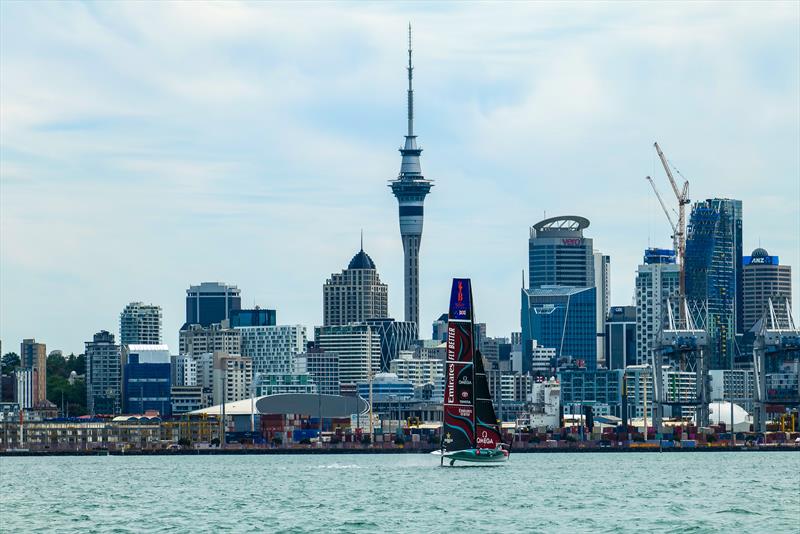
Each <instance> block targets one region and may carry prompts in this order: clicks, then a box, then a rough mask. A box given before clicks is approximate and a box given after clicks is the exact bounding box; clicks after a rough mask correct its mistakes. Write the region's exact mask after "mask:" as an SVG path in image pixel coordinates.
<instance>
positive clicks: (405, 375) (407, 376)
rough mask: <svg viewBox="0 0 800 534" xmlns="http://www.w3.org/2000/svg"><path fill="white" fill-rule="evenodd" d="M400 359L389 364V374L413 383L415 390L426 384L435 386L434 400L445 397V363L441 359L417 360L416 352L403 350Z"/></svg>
mask: <svg viewBox="0 0 800 534" xmlns="http://www.w3.org/2000/svg"><path fill="white" fill-rule="evenodd" d="M399 356H400V357H399V358H398V359H396V360H392V361H391V362H389V372H390V373H394V374H395V375H397V377H398V378H399V379H400V380H405V381H407V382H411V383H412V384H413V385H414V388H420V387H423V386H425V385H426V384H431V385H432V386H433V394H432V398H436V399H440V398H442V397H443V396H444V361H443V360H441V359H438V358H436V359H431V358H424V359H423V358H415V357H414V351H409V350H401V351H400V355H399Z"/></svg>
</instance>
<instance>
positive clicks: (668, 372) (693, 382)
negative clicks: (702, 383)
mask: <svg viewBox="0 0 800 534" xmlns="http://www.w3.org/2000/svg"><path fill="white" fill-rule="evenodd" d="M661 369H662V370H661V388H662V389H661V391H662V400H663V401H664V404H663V406H662V408H663V409H662V413H661V415H662V416H663V417H674V418H680V417H683V418H692V419H693V418H694V417H695V410H696V408H695V406H694V404H693V403H694V402H695V401H696V398H697V378H696V375H695V373H694V372H692V371H681V370H679V369H675V368H673V367H671V366H669V365H662V367H661ZM625 386H626V388H625V389H626V392H627V401H628V417H629V419H632V418H643V417H644V416H645V406H647V418H648V420H650V421H652V418H653V414H654V412H655V405H656V403H655V402H654V401H655V398H656V397H655V391H654V389H653V367H652V366H651V365H629V366H628V367H626V368H625Z"/></svg>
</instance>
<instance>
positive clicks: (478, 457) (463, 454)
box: [442, 449, 508, 465]
mask: <svg viewBox="0 0 800 534" xmlns="http://www.w3.org/2000/svg"><path fill="white" fill-rule="evenodd" d="M442 456H443V459H445V460H449V461H450V465H453V464H454V463H455V462H456V461H458V462H469V463H478V464H499V463H503V462H505V461H507V460H508V451H506V450H503V449H464V450H462V451H452V452H444V453H442Z"/></svg>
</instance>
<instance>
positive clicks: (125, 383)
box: [122, 345, 172, 417]
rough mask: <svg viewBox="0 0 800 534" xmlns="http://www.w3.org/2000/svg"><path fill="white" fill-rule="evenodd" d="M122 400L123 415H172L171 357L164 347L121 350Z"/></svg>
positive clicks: (131, 347) (143, 346)
mask: <svg viewBox="0 0 800 534" xmlns="http://www.w3.org/2000/svg"><path fill="white" fill-rule="evenodd" d="M122 362H123V365H122V398H123V411H124V412H125V413H139V414H143V413H144V412H146V411H148V410H155V411H157V412H158V413H159V414H161V416H164V417H169V416H170V414H171V413H172V401H171V399H170V388H171V385H172V384H171V379H172V377H171V373H170V355H169V347H168V346H167V345H123V346H122Z"/></svg>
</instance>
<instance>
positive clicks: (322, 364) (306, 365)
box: [295, 347, 339, 395]
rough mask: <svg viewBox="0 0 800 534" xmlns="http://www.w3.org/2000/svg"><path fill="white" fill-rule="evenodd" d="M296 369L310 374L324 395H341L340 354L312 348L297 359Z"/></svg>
mask: <svg viewBox="0 0 800 534" xmlns="http://www.w3.org/2000/svg"><path fill="white" fill-rule="evenodd" d="M295 368H296V369H297V371H298V372H300V373H308V374H309V375H310V376H311V380H312V381H313V382H314V384H316V386H317V390H318V391H319V393H321V394H323V395H338V394H339V354H338V353H336V352H328V351H324V350H322V349H320V348H318V347H311V348H309V349H308V350H307V351H306V352H305V353H303V354H299V355H297V357H296V358H295Z"/></svg>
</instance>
